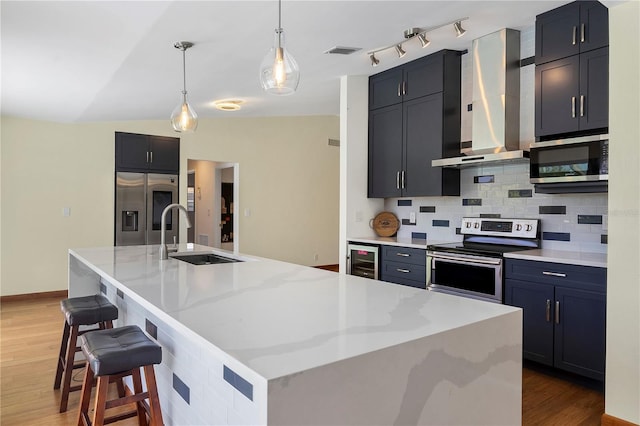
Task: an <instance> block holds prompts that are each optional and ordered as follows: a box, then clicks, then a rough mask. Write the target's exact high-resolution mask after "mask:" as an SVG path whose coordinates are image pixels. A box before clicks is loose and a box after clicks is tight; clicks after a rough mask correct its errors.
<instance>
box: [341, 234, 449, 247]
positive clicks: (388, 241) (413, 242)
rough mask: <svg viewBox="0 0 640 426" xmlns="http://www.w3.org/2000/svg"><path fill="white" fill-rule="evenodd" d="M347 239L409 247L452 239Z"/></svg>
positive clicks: (355, 241)
mask: <svg viewBox="0 0 640 426" xmlns="http://www.w3.org/2000/svg"><path fill="white" fill-rule="evenodd" d="M347 241H349V242H354V243H365V244H379V245H387V246H398V247H410V248H418V249H426V248H427V246H428V245H431V244H442V243H452V242H453V241H430V240H423V239H417V238H402V237H400V238H398V237H355V238H347Z"/></svg>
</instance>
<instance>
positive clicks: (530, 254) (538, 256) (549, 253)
mask: <svg viewBox="0 0 640 426" xmlns="http://www.w3.org/2000/svg"><path fill="white" fill-rule="evenodd" d="M504 257H505V258H509V259H521V260H533V261H536V262H551V263H564V264H567V265H579V266H593V267H596V268H606V267H607V254H606V253H588V252H579V251H564V250H550V249H535V250H524V251H516V252H512V253H505V255H504Z"/></svg>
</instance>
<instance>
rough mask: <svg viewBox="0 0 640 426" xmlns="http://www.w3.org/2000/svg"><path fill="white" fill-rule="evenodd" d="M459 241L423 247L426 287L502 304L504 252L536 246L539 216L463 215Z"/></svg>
mask: <svg viewBox="0 0 640 426" xmlns="http://www.w3.org/2000/svg"><path fill="white" fill-rule="evenodd" d="M460 232H461V234H462V235H463V241H462V242H459V243H449V244H432V245H429V246H427V266H428V268H427V288H428V289H429V290H431V291H436V292H440V293H449V294H455V295H458V296H465V297H471V298H474V299H481V300H487V301H490V302H495V303H503V285H504V284H503V282H504V280H503V269H504V268H503V256H504V253H508V252H513V251H518V250H530V249H535V248H540V220H539V219H502V218H477V217H465V218H463V219H462V225H461V227H460Z"/></svg>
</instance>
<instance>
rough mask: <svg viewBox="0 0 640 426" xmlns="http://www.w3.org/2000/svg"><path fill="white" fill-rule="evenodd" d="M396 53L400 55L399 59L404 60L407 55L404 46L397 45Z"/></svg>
mask: <svg viewBox="0 0 640 426" xmlns="http://www.w3.org/2000/svg"><path fill="white" fill-rule="evenodd" d="M396 53H397V54H398V57H399V58H402V57H403V56H404V55H406V54H407V52H405V51H404V50H403V49H402V44H396Z"/></svg>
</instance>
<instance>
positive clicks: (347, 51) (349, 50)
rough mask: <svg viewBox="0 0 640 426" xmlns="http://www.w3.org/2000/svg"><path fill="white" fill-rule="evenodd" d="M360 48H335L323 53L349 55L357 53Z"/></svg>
mask: <svg viewBox="0 0 640 426" xmlns="http://www.w3.org/2000/svg"><path fill="white" fill-rule="evenodd" d="M361 49H362V48H361V47H344V46H335V47H332V48H331V49H329V50H325V52H324V53H330V54H335V55H351V54H352V53H353V52H357V51H358V50H361Z"/></svg>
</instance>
